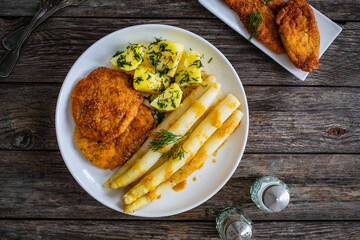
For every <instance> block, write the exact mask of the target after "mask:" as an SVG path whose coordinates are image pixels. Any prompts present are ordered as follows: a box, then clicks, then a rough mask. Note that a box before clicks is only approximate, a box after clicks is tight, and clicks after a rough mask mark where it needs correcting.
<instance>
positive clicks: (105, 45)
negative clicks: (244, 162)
mask: <svg viewBox="0 0 360 240" xmlns="http://www.w3.org/2000/svg"><path fill="white" fill-rule="evenodd" d="M155 37H162V38H163V39H167V40H172V41H177V42H180V43H183V44H184V45H185V47H186V49H187V50H189V49H190V48H191V49H192V50H196V51H198V52H199V53H200V54H204V59H203V61H202V62H203V64H204V65H205V66H204V70H205V71H206V73H208V74H210V73H212V74H214V75H215V76H216V77H217V78H218V81H219V82H220V83H221V84H222V87H221V89H222V92H224V93H226V94H228V93H232V94H233V95H235V96H236V97H237V98H238V99H239V100H240V102H241V110H242V112H243V113H244V118H243V120H242V121H241V124H240V126H239V127H238V128H237V129H236V131H235V132H234V133H233V134H232V135H231V137H230V138H229V139H228V141H227V142H226V144H225V145H224V146H223V147H222V148H221V149H220V150H219V151H218V153H217V156H216V157H210V158H209V159H208V160H207V161H206V163H205V164H204V166H203V167H202V168H201V169H200V170H198V171H196V172H194V173H193V174H192V175H191V176H190V177H189V178H188V180H187V186H186V188H185V189H184V190H183V191H180V192H175V191H172V190H171V191H168V192H166V193H164V194H163V195H162V196H161V199H159V200H155V201H153V202H152V203H150V204H148V205H146V206H144V207H143V208H141V209H139V210H137V211H136V212H135V213H133V214H132V215H136V216H143V217H163V216H170V215H174V214H178V213H182V212H185V211H187V210H190V209H192V208H194V207H196V206H198V205H200V204H202V203H203V202H205V201H206V200H208V199H209V198H210V197H212V196H213V195H214V194H215V193H217V192H218V191H219V190H220V189H221V188H222V187H223V186H224V185H225V183H226V182H227V181H228V180H229V179H230V177H231V176H232V174H233V173H234V171H235V169H236V168H237V166H238V164H239V162H240V159H241V157H242V154H243V152H244V149H245V144H246V140H247V135H248V128H249V115H248V106H247V101H246V96H245V92H244V89H243V86H242V84H241V82H240V79H239V77H238V75H237V74H236V72H235V70H234V68H233V67H232V66H231V64H230V62H229V61H228V60H227V59H226V58H225V56H224V55H223V54H222V53H221V52H220V51H219V50H218V49H217V48H215V47H214V46H213V45H212V44H211V43H209V42H208V41H206V40H205V39H203V38H202V37H200V36H198V35H196V34H194V33H191V32H189V31H186V30H184V29H181V28H177V27H172V26H166V25H157V24H149V25H138V26H133V27H128V28H124V29H121V30H118V31H116V32H113V33H111V34H109V35H107V36H105V37H103V38H102V39H100V40H99V41H97V42H96V43H94V44H93V45H92V46H91V47H89V48H88V49H87V50H86V51H85V52H84V53H83V54H82V55H81V56H80V57H79V59H78V60H77V61H76V62H75V64H74V65H73V66H72V68H71V69H70V71H69V73H68V74H67V76H66V78H65V81H64V83H63V85H62V87H61V90H60V93H59V97H58V101H57V106H56V120H55V123H56V135H57V140H58V144H59V148H60V152H61V155H62V157H63V159H64V161H65V164H66V166H67V167H68V169H69V171H70V173H71V174H72V175H73V177H74V178H75V179H76V181H77V182H78V183H79V184H80V185H81V187H82V188H83V189H85V191H87V192H88V193H89V194H90V195H91V196H92V197H94V198H95V199H96V200H98V201H99V202H101V203H102V204H104V205H106V206H108V207H110V208H112V209H114V210H116V211H119V212H123V211H124V205H123V203H122V200H121V199H122V195H123V190H122V189H120V190H119V189H118V190H111V189H106V188H104V187H102V184H103V183H104V182H105V181H106V180H107V179H108V178H109V177H110V176H111V175H112V173H113V172H114V171H115V170H113V171H110V170H106V171H105V170H102V169H99V168H97V167H96V166H94V165H92V164H91V163H90V162H89V161H88V160H87V159H86V158H85V157H84V156H83V154H82V153H81V152H80V151H79V149H78V148H77V146H76V143H75V140H74V137H73V132H74V129H75V123H74V121H73V117H72V115H71V93H72V90H73V88H74V86H75V84H76V83H77V82H78V81H79V80H80V79H82V78H84V77H86V76H87V75H88V74H89V73H90V72H91V71H93V70H94V69H96V68H98V67H100V66H110V58H111V56H113V54H114V53H115V52H116V51H118V50H122V49H125V47H126V46H127V45H128V43H129V42H130V43H143V44H146V45H148V44H149V42H152V41H154V38H155ZM210 58H213V59H212V61H211V62H210V63H208V60H209V59H210ZM213 158H215V159H216V163H213V162H212V159H213ZM194 176H195V177H196V178H197V180H196V181H195V182H194V181H193V180H192V179H193V177H194Z"/></svg>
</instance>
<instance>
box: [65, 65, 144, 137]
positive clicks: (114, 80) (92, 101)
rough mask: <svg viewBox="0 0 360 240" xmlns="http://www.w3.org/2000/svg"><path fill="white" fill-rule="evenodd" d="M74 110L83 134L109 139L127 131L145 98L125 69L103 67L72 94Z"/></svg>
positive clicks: (79, 83)
mask: <svg viewBox="0 0 360 240" xmlns="http://www.w3.org/2000/svg"><path fill="white" fill-rule="evenodd" d="M71 99H72V106H71V112H72V115H73V117H74V121H75V123H76V125H77V126H78V127H79V129H80V131H81V133H82V134H83V135H84V136H85V137H87V138H90V139H91V140H93V141H102V142H108V141H111V140H112V139H114V138H117V137H118V136H119V135H120V134H122V133H123V132H125V130H126V129H127V127H128V126H129V125H130V123H131V122H132V120H133V119H134V118H135V116H136V115H137V113H138V108H139V106H140V105H141V104H142V102H143V97H142V96H141V95H140V94H139V93H138V92H137V91H135V90H134V89H133V88H131V86H130V85H129V77H128V76H127V75H126V74H125V73H122V72H119V71H115V70H111V69H108V68H105V67H100V68H98V69H96V70H94V71H92V72H91V73H90V74H89V75H88V76H87V77H86V78H84V79H82V80H80V81H79V82H78V83H77V84H76V86H75V87H74V90H73V93H72V95H71Z"/></svg>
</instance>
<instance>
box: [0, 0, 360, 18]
mask: <svg viewBox="0 0 360 240" xmlns="http://www.w3.org/2000/svg"><path fill="white" fill-rule="evenodd" d="M38 2H39V1H38V0H20V1H8V0H0V5H1V6H2V7H1V8H0V16H9V17H13V16H33V15H34V14H35V13H36V10H37V7H38ZM309 3H310V4H311V5H312V6H313V7H315V8H316V9H318V10H319V11H320V12H322V13H323V14H325V15H326V16H327V17H329V18H331V19H332V20H338V21H353V20H359V19H360V13H359V11H358V6H359V4H360V1H359V0H344V1H329V0H316V1H315V0H309ZM57 14H58V15H60V16H66V17H73V16H78V17H116V18H160V19H164V18H181V19H183V18H215V16H213V15H212V14H211V13H210V12H208V11H206V10H205V9H204V7H202V6H201V5H200V4H199V3H198V1H197V0H176V1H173V0H165V1H164V0H152V1H147V0H138V1H133V0H121V1H118V0H107V1H101V0H86V1H85V2H84V3H82V4H81V5H80V6H78V7H68V8H66V9H63V10H62V11H61V12H58V13H57Z"/></svg>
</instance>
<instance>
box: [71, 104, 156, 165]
mask: <svg viewBox="0 0 360 240" xmlns="http://www.w3.org/2000/svg"><path fill="white" fill-rule="evenodd" d="M153 127H154V117H153V115H152V113H151V110H150V109H149V108H148V107H146V106H145V105H141V106H140V107H139V111H138V114H137V115H136V117H135V118H134V120H133V121H132V122H131V124H130V126H129V127H128V128H127V129H126V131H125V132H124V133H123V134H121V135H120V136H119V137H118V138H116V139H113V140H110V141H108V142H97V141H93V140H91V139H88V138H86V137H85V136H84V135H83V134H82V133H81V131H80V128H79V127H78V126H76V128H75V132H74V138H75V142H76V144H77V146H78V148H79V149H80V151H81V152H82V153H83V154H84V156H85V157H86V158H87V159H88V160H89V161H90V162H91V163H92V164H94V165H96V166H97V167H99V168H102V169H114V168H115V167H117V166H119V165H122V164H124V163H125V162H126V161H127V160H128V159H129V158H130V157H131V156H132V155H133V154H134V153H135V152H136V150H137V149H138V148H139V147H140V146H141V144H143V143H144V141H145V140H146V138H147V136H148V134H149V132H150V130H151V129H153Z"/></svg>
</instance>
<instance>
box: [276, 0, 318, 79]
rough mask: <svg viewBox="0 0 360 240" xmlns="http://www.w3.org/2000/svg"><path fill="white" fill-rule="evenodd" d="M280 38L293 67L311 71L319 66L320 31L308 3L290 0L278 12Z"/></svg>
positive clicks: (301, 0) (302, 0) (300, 0)
mask: <svg viewBox="0 0 360 240" xmlns="http://www.w3.org/2000/svg"><path fill="white" fill-rule="evenodd" d="M276 23H277V24H278V25H279V33H280V36H281V40H282V42H283V44H284V46H285V49H286V52H287V54H288V55H289V58H290V60H291V61H292V62H293V63H294V65H295V67H297V68H300V69H301V70H303V71H306V72H311V71H312V70H313V69H317V68H318V67H319V51H320V33H319V29H318V27H317V22H316V19H315V16H314V12H313V11H312V9H311V7H310V5H309V4H308V3H307V2H306V1H305V0H290V1H289V2H288V3H287V4H286V6H285V7H284V8H283V9H282V10H281V11H280V12H279V13H278V15H277V17H276Z"/></svg>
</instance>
